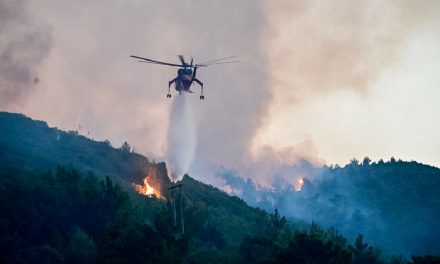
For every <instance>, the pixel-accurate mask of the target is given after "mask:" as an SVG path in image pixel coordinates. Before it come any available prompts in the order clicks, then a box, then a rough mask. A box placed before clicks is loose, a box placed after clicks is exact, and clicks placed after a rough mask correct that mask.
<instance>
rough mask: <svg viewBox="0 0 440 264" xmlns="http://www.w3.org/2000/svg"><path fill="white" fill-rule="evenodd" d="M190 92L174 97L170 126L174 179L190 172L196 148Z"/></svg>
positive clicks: (169, 142)
mask: <svg viewBox="0 0 440 264" xmlns="http://www.w3.org/2000/svg"><path fill="white" fill-rule="evenodd" d="M188 96H190V94H187V93H182V94H180V95H177V96H175V97H174V99H173V105H172V106H171V112H170V125H169V128H168V160H169V162H168V163H169V166H170V167H171V170H172V174H173V175H172V177H173V180H179V179H181V177H182V176H183V175H184V174H185V173H188V170H189V168H190V166H191V164H192V162H193V159H194V154H195V149H196V143H197V142H196V138H197V131H196V124H195V120H194V112H193V108H192V105H191V101H190V98H188Z"/></svg>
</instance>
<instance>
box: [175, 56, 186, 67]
mask: <svg viewBox="0 0 440 264" xmlns="http://www.w3.org/2000/svg"><path fill="white" fill-rule="evenodd" d="M177 57H179V59H180V62H182V65H186V62H185V58H184V57H183V55H177Z"/></svg>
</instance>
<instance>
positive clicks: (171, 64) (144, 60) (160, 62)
mask: <svg viewBox="0 0 440 264" xmlns="http://www.w3.org/2000/svg"><path fill="white" fill-rule="evenodd" d="M130 57H132V58H135V59H139V60H142V61H143V62H148V63H153V64H160V65H167V66H174V67H184V65H179V64H174V63H168V62H162V61H156V60H151V59H147V58H143V57H139V56H134V55H130Z"/></svg>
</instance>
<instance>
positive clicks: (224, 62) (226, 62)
mask: <svg viewBox="0 0 440 264" xmlns="http://www.w3.org/2000/svg"><path fill="white" fill-rule="evenodd" d="M237 62H240V61H223V62H214V63H208V64H206V63H205V64H196V65H195V66H196V67H208V66H210V65H216V64H228V63H237Z"/></svg>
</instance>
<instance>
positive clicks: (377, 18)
mask: <svg viewBox="0 0 440 264" xmlns="http://www.w3.org/2000/svg"><path fill="white" fill-rule="evenodd" d="M0 1H1V2H2V9H1V11H0V12H1V14H2V15H1V22H2V24H1V26H0V27H2V35H1V38H2V42H1V43H11V45H12V46H13V49H19V48H20V47H22V46H21V45H24V44H21V45H15V44H12V42H4V41H3V39H8V40H9V39H17V38H16V36H15V35H14V34H15V33H14V32H15V30H13V29H14V27H16V28H17V29H18V31H17V32H19V31H20V28H21V27H20V25H25V26H22V27H23V28H26V32H34V33H35V32H38V34H37V33H35V34H31V35H32V36H34V38H36V39H37V41H29V42H25V43H27V44H29V43H33V44H32V45H31V44H29V45H31V46H30V47H26V49H25V50H20V52H15V51H14V52H12V51H11V49H9V50H8V51H4V50H5V49H4V48H3V46H2V54H6V55H2V66H0V67H4V66H3V65H7V63H6V64H4V63H3V60H4V59H3V57H8V56H9V57H11V56H12V54H27V53H29V54H37V55H38V56H36V55H34V56H35V57H33V58H35V59H33V60H30V61H35V63H26V64H25V63H20V64H19V65H20V67H22V68H23V69H25V70H24V71H22V72H24V73H25V74H23V75H24V76H25V78H15V79H17V80H15V79H13V78H10V79H7V80H10V82H9V81H4V80H2V85H3V86H2V97H1V99H0V100H2V104H4V103H5V102H6V101H7V100H9V99H4V98H9V97H10V96H4V94H5V92H4V90H3V89H4V83H14V85H15V86H17V87H18V86H20V87H22V89H15V88H14V89H12V88H10V87H12V86H7V87H9V88H8V89H7V91H8V92H11V91H18V90H19V91H29V90H31V89H32V87H33V84H32V80H33V78H34V76H37V75H36V72H37V70H38V77H39V80H40V81H39V83H38V89H34V92H33V93H32V97H28V98H31V100H26V102H25V103H23V105H21V106H19V107H18V106H17V107H14V108H12V107H7V108H6V110H12V111H19V112H22V113H24V114H26V115H29V116H31V117H33V118H37V119H44V120H46V121H47V122H48V123H49V124H50V125H52V126H57V127H59V128H61V129H65V130H70V129H76V128H78V127H79V126H80V125H81V127H82V129H83V131H85V132H84V133H87V135H88V136H90V137H93V138H94V139H97V140H104V139H109V140H110V141H111V142H112V144H113V145H114V146H118V145H120V144H122V143H123V142H124V141H127V142H129V143H130V145H131V146H134V148H135V150H136V151H137V152H139V153H142V154H145V155H147V156H148V157H149V158H152V159H155V160H164V159H166V158H169V159H171V157H168V156H169V154H170V153H173V155H174V153H182V152H181V151H176V152H174V151H173V152H170V149H169V148H172V147H174V146H173V144H170V142H171V141H170V133H169V131H168V129H169V127H171V126H173V125H174V124H173V122H174V121H172V120H168V117H169V113H170V112H172V111H174V110H173V109H174V105H173V104H174V102H173V103H171V104H170V101H169V100H167V99H166V97H165V95H166V89H167V86H168V81H169V80H171V79H172V78H174V77H175V74H176V73H175V70H176V69H174V68H170V67H165V66H159V65H150V64H141V63H138V62H137V61H136V60H132V59H131V58H129V55H131V54H134V55H140V56H144V57H148V58H152V59H157V60H163V61H169V62H174V63H177V62H178V59H177V58H176V55H177V54H183V55H185V56H186V57H187V58H188V57H190V56H193V57H194V59H195V63H198V62H202V61H206V60H210V59H216V58H220V57H226V56H229V55H237V56H238V59H239V60H240V61H241V62H240V63H237V64H226V65H216V66H212V67H207V68H203V69H200V70H199V72H198V76H197V77H198V78H199V79H200V80H201V81H202V82H204V84H205V97H206V100H205V101H204V102H199V101H197V103H196V102H193V104H192V107H193V108H194V109H193V110H194V112H195V113H197V115H195V116H194V123H195V128H194V129H195V130H197V144H195V151H194V157H193V159H194V160H196V161H197V162H193V163H192V164H191V162H190V161H188V162H184V163H185V165H179V167H187V166H189V168H186V169H185V168H181V170H182V171H183V170H184V171H187V172H189V174H190V175H192V176H194V177H196V178H198V179H203V180H204V181H208V182H210V183H215V180H216V177H215V174H216V173H217V171H218V168H222V167H224V168H228V169H229V168H234V169H237V170H241V171H244V172H245V173H243V174H241V175H243V176H244V177H258V179H261V178H268V179H267V180H266V181H270V177H273V176H274V175H273V173H271V172H273V171H277V169H276V167H277V166H278V165H280V164H279V160H282V163H281V165H280V166H284V165H286V164H287V165H288V163H289V162H291V163H294V164H297V163H301V162H302V160H304V159H305V160H308V161H310V162H311V163H312V164H318V163H323V162H324V159H323V158H325V159H331V157H332V155H336V154H335V151H339V152H340V153H347V154H346V155H349V156H350V157H349V158H351V157H353V156H352V155H351V152H350V151H351V150H352V149H353V145H355V144H358V145H359V144H363V145H365V144H364V143H363V142H364V141H363V140H357V141H354V140H353V144H347V139H346V138H351V137H353V138H355V139H357V137H358V135H357V134H356V133H351V132H350V131H348V128H346V127H341V128H340V130H336V128H338V127H339V126H338V125H337V124H336V125H335V124H334V122H342V121H341V120H348V121H347V122H351V120H353V118H352V117H353V116H354V114H351V113H350V112H349V110H348V111H346V109H345V108H344V105H343V104H342V103H344V102H345V101H343V102H341V101H336V103H334V104H331V105H328V106H327V105H324V107H323V106H322V105H319V104H318V105H316V104H312V103H313V102H316V101H315V100H317V99H320V98H325V97H326V96H332V95H333V96H335V94H336V96H337V95H338V94H337V92H338V91H340V90H344V91H348V92H354V93H355V94H359V95H360V96H359V97H364V95H368V94H369V93H370V91H371V86H372V85H373V84H374V83H375V81H376V80H377V79H378V77H380V75H381V74H382V73H383V71H384V70H385V69H387V68H388V67H390V66H392V65H393V64H394V63H397V62H398V61H399V56H400V54H401V53H400V52H401V46H402V43H404V42H405V40H407V39H408V38H410V37H411V32H413V31H414V29H415V28H417V25H418V24H419V23H420V21H422V20H423V19H422V18H421V17H423V14H425V13H426V14H427V17H432V14H434V13H435V10H438V9H436V8H431V7H432V3H435V1H422V2H417V3H416V4H414V3H412V2H411V1H387V2H386V3H383V2H380V1H356V2H351V1H343V2H337V3H336V2H326V1H305V0H299V1H288V0H285V1H276V2H275V1H254V0H243V1H234V0H225V1H209V2H208V1H197V0H188V1H175V0H174V1H155V0H146V1H135V0H133V1H124V2H121V1H116V0H109V1H93V2H92V3H91V2H90V1H86V0H78V1H68V2H66V1H63V2H60V1H56V0H47V1H44V2H42V3H40V2H39V3H38V4H33V5H31V6H28V5H27V4H26V3H27V2H25V1H6V2H5V1H4V0H0ZM5 3H6V4H5ZM12 3H13V4H12ZM437 5H438V4H437ZM3 6H5V7H3ZM28 9H29V10H28ZM431 9H432V11H430V10H431ZM26 10H28V11H29V12H28V11H26ZM430 14H431V15H430ZM26 16H30V17H27V18H23V17H26ZM37 18H44V21H41V23H34V22H38V21H39V20H38V19H37ZM35 20H37V21H35ZM3 21H11V23H12V26H10V25H9V26H7V25H6V24H5V23H3ZM31 22H32V23H31ZM41 24H44V25H46V24H47V25H49V26H50V27H41ZM3 28H7V29H8V30H6V31H5V34H3V30H4V29H3ZM436 28H438V27H436ZM49 36H50V37H49ZM18 39H23V38H18ZM44 40H47V42H45V41H44ZM50 40H53V41H50ZM20 43H22V42H20ZM35 43H36V44H37V45H36V44H35ZM38 43H40V44H38ZM44 43H46V44H52V45H46V46H45V45H42V44H44ZM1 45H4V44H1ZM41 47H46V49H43V48H41ZM49 47H50V48H51V49H50V53H48V48H49ZM20 49H21V48H20ZM34 52H37V53H34ZM46 55H49V56H47V57H45V56H46ZM14 58H15V57H14ZM43 58H46V60H45V61H44V62H45V63H44V64H41V65H40V63H41V60H42V59H43ZM26 62H27V61H26ZM14 65H16V64H14ZM38 66H41V67H38ZM26 67H27V68H26ZM4 72H8V71H4V70H2V71H1V74H2V77H1V78H2V79H4V78H5V77H4V76H5V74H4ZM26 76H27V77H26ZM21 79H24V80H25V81H20V80H21ZM21 94H26V93H21ZM18 97H20V98H25V96H24V97H23V96H20V95H17V96H14V98H18ZM390 97H393V98H394V97H395V96H394V95H393V94H392V93H390V95H389V96H388V98H385V99H384V100H383V101H386V99H389V98H390ZM192 98H194V97H192ZM192 98H191V99H192ZM349 99H350V98H349ZM347 101H349V100H347ZM176 103H177V102H176ZM356 103H357V102H355V103H353V104H356ZM341 105H342V106H341ZM338 106H340V109H342V110H341V111H343V112H344V113H347V114H346V115H347V116H348V117H347V116H342V117H339V116H332V114H333V113H334V111H332V110H333V109H336V107H338ZM307 107H309V108H307ZM54 109H56V111H54ZM310 109H312V110H314V111H313V112H312V113H310V112H311V110H310ZM337 109H339V108H337ZM306 110H310V111H309V112H307V111H306ZM378 112H379V111H378ZM378 119H380V120H383V117H382V116H380V117H379V118H378ZM401 120H404V119H401ZM433 120H434V119H433ZM313 122H315V123H316V124H318V125H322V124H326V126H325V127H323V126H318V125H316V126H313V125H311V124H315V123H313ZM326 122H327V123H326ZM399 122H404V121H399ZM384 123H386V122H384ZM327 124H328V125H327ZM377 127H379V128H380V129H375V131H379V132H377V133H379V134H380V133H381V131H383V129H382V126H379V125H378V126H377ZM363 131H364V132H363V133H364V136H365V138H367V137H368V136H369V133H373V132H374V131H371V129H363ZM89 132H90V134H89ZM173 132H174V131H173ZM332 132H333V133H332ZM339 132H340V133H339ZM335 134H337V135H340V138H336V139H335V137H334V135H335ZM394 134H395V133H393V135H394ZM433 134H434V133H433ZM379 136H380V135H379ZM382 136H383V135H382ZM433 137H434V136H433ZM327 138H328V140H327V141H323V140H322V139H327ZM328 142H330V143H334V144H335V145H336V144H337V147H334V148H333V147H332V148H331V149H333V150H335V151H334V152H332V153H331V155H330V154H328V153H326V152H325V146H328V145H329V144H330V143H328ZM359 142H360V143H359ZM379 143H383V142H379ZM358 145H356V146H358ZM363 145H362V146H363ZM377 145H378V146H379V148H380V147H381V146H383V145H385V144H377ZM433 145H434V144H433ZM331 146H333V145H331ZM328 148H330V147H328ZM267 149H270V151H267ZM323 149H324V151H323ZM323 153H324V154H323ZM433 153H435V152H434V151H433ZM184 157H185V158H188V156H185V155H184ZM321 157H323V158H321ZM349 158H348V159H349ZM173 159H175V157H173ZM174 162H176V161H174ZM187 164H190V165H187ZM262 171H264V173H260V172H262ZM257 174H261V176H255V175H257ZM262 180H263V179H262Z"/></svg>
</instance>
